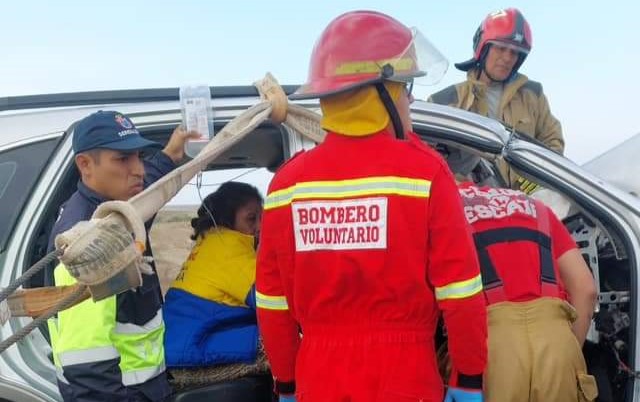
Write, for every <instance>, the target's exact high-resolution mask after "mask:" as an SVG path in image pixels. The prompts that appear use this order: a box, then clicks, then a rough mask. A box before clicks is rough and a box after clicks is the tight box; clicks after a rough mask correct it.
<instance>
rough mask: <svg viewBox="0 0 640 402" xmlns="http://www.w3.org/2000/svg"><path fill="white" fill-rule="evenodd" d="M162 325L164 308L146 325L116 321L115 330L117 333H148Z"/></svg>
mask: <svg viewBox="0 0 640 402" xmlns="http://www.w3.org/2000/svg"><path fill="white" fill-rule="evenodd" d="M160 326H162V310H158V312H157V313H156V315H155V317H153V318H152V319H150V320H149V321H147V323H146V324H144V325H135V324H131V323H121V322H116V327H115V328H114V330H113V332H115V333H116V334H147V333H149V332H152V331H154V330H156V329H158V328H160Z"/></svg>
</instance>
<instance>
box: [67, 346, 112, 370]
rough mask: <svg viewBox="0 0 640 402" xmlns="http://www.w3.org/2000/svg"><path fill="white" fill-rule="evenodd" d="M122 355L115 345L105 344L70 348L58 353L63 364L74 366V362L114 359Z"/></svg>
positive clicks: (84, 362) (83, 362)
mask: <svg viewBox="0 0 640 402" xmlns="http://www.w3.org/2000/svg"><path fill="white" fill-rule="evenodd" d="M119 357H120V354H119V353H118V351H117V350H116V348H114V347H113V346H103V347H100V348H91V349H83V350H70V351H68V352H62V353H60V354H58V359H59V360H60V364H61V365H62V366H73V365H74V364H86V363H95V362H101V361H104V360H112V359H117V358H119Z"/></svg>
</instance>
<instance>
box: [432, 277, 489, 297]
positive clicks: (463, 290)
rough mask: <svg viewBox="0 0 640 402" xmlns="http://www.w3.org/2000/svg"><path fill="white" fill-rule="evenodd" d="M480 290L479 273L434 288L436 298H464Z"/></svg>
mask: <svg viewBox="0 0 640 402" xmlns="http://www.w3.org/2000/svg"><path fill="white" fill-rule="evenodd" d="M480 292H482V278H481V277H480V275H478V276H475V277H473V278H471V279H467V280H464V281H460V282H453V283H450V284H448V285H445V286H441V287H437V288H436V300H439V301H440V300H451V299H464V298H465V297H471V296H473V295H475V294H477V293H480Z"/></svg>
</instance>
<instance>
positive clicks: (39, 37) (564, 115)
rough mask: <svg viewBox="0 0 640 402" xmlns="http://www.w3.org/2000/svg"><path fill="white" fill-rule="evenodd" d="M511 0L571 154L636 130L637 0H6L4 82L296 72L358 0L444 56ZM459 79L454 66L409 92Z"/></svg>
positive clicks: (27, 87)
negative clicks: (529, 36)
mask: <svg viewBox="0 0 640 402" xmlns="http://www.w3.org/2000/svg"><path fill="white" fill-rule="evenodd" d="M509 6H515V7H518V8H519V9H520V10H521V11H522V12H523V13H524V15H525V17H526V18H527V20H528V21H529V23H530V25H531V27H532V31H533V50H532V52H531V54H530V55H529V57H528V58H527V60H526V61H525V63H524V65H523V67H522V68H521V72H523V73H524V74H526V75H527V76H529V78H531V79H533V80H536V81H539V82H541V83H542V84H543V86H544V91H545V93H546V95H547V97H548V98H549V102H550V104H551V109H552V112H553V113H554V114H555V115H556V117H558V118H559V119H560V121H561V122H562V125H563V129H564V135H565V139H566V143H567V146H566V155H567V156H568V157H569V158H571V159H573V160H575V161H576V162H578V163H584V162H586V161H588V160H590V159H591V158H593V157H595V156H597V155H598V154H600V153H601V152H603V151H604V150H606V149H608V148H610V147H612V146H613V145H615V144H618V143H620V142H622V141H623V140H624V139H626V138H629V137H630V136H632V135H633V134H635V133H637V132H640V117H639V116H640V113H638V108H639V107H638V106H637V103H636V99H637V97H638V95H639V93H640V80H638V78H637V71H636V70H637V66H638V65H639V64H640V47H639V46H640V45H639V43H640V23H639V22H638V16H639V15H640V2H639V1H637V0H610V1H607V2H602V1H592V0H591V1H590V0H586V1H584V0H583V1H578V0H575V1H574V0H569V1H551V0H535V1H534V0H529V1H516V0H512V1H509V2H504V1H494V0H483V1H474V0H469V1H456V0H448V1H416V0H394V1H388V0H369V1H355V0H353V1H349V0H322V1H314V2H309V1H300V0H297V1H276V0H271V1H242V0H236V1H225V2H218V1H205V0H202V1H188V0H182V1H180V2H178V1H173V2H169V1H160V0H156V1H143V0H140V1H108V2H94V1H64V0H60V1H55V2H53V1H44V0H43V1H29V0H22V1H11V2H4V3H3V7H2V14H3V23H2V24H0V38H1V39H0V43H1V45H0V46H1V48H2V51H3V57H2V63H0V88H2V96H11V95H25V94H36V93H53V92H73V91H88V90H106V89H127V88H151V87H179V86H181V85H185V84H193V83H205V84H208V85H212V86H216V85H250V84H251V83H252V82H253V81H255V80H256V79H259V78H261V77H262V76H263V75H264V73H265V72H266V71H271V72H272V73H273V74H274V75H275V76H276V78H277V79H278V80H279V81H280V82H281V83H283V84H299V83H302V82H303V81H304V80H305V78H306V72H307V63H308V59H309V55H310V52H311V49H312V47H313V43H314V42H315V40H316V38H317V37H318V35H319V34H320V32H321V31H322V29H323V28H324V27H325V26H326V24H327V23H328V22H329V21H330V20H331V19H332V18H334V17H335V16H337V15H339V14H340V13H342V12H344V11H348V10H354V9H374V10H378V11H382V12H386V13H388V14H390V15H392V16H394V17H396V18H397V19H399V20H400V21H402V22H404V23H405V24H407V25H410V26H416V27H417V28H419V29H420V30H421V31H422V32H423V33H424V34H425V35H426V36H427V37H428V38H429V39H430V40H431V41H432V42H433V43H434V44H435V45H436V46H437V47H438V48H439V49H440V50H441V51H442V53H443V54H444V55H445V56H446V57H447V58H448V59H449V60H450V62H451V63H452V64H453V63H454V62H458V61H462V60H466V59H467V58H469V57H470V56H471V53H472V36H473V33H474V32H475V30H476V28H477V26H478V24H479V23H480V21H481V20H482V19H483V18H484V16H485V15H486V14H487V13H489V12H491V11H495V10H497V9H499V8H503V7H509ZM463 79H464V74H463V73H462V72H459V71H457V70H455V69H454V68H453V67H452V68H450V70H449V71H448V73H447V75H446V76H445V78H444V79H443V81H442V82H441V83H440V84H438V85H437V86H435V87H431V88H428V89H426V88H418V89H417V91H418V93H417V95H419V96H421V97H426V96H428V95H429V94H430V93H432V92H435V91H437V90H439V89H442V88H443V87H445V86H447V85H450V84H452V83H455V82H458V81H461V80H463ZM0 130H1V129H0ZM252 176H253V177H257V178H258V180H264V175H261V174H257V175H256V173H252V174H249V175H248V176H246V178H248V179H249V181H251V180H253V179H252ZM212 188H213V187H211V188H209V189H212Z"/></svg>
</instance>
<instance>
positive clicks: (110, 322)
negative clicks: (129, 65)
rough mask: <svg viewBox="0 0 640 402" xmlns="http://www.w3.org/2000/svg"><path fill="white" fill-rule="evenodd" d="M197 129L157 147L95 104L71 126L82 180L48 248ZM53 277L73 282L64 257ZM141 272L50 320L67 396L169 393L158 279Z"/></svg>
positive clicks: (136, 184)
mask: <svg viewBox="0 0 640 402" xmlns="http://www.w3.org/2000/svg"><path fill="white" fill-rule="evenodd" d="M196 136H197V133H193V132H187V131H185V130H184V129H183V128H182V127H178V128H176V129H175V131H174V132H173V134H172V135H171V138H170V139H169V142H168V143H167V145H166V146H165V147H164V148H163V149H162V150H159V149H160V148H161V145H160V144H158V143H155V142H152V141H149V140H147V139H145V138H143V137H142V136H141V135H140V132H139V131H138V129H137V128H136V127H135V126H134V124H133V123H132V122H131V120H130V119H129V118H128V117H126V116H125V115H123V114H122V113H118V112H115V111H99V112H96V113H93V114H91V115H89V116H87V117H86V118H84V119H82V120H81V121H80V122H79V123H78V124H77V125H76V126H75V129H74V131H73V152H74V158H75V164H76V167H77V168H78V171H79V172H80V181H79V182H78V188H77V191H76V192H75V193H74V194H73V195H72V196H71V197H70V198H69V199H68V200H67V201H66V202H65V203H64V204H63V206H62V208H61V211H60V216H59V218H58V221H57V222H56V224H55V226H54V228H53V231H52V232H51V235H50V239H49V250H52V249H53V248H54V240H55V237H56V236H57V235H58V234H60V233H62V232H64V231H66V230H68V229H70V228H71V227H73V226H74V225H75V224H76V223H78V222H79V221H84V220H89V219H90V218H91V215H92V214H93V212H94V211H95V209H96V208H97V207H98V205H99V204H101V203H102V202H104V201H108V200H122V201H126V200H128V199H130V198H131V197H133V196H134V195H136V194H138V193H140V192H141V191H142V190H143V189H144V188H145V187H146V186H148V185H150V184H151V183H153V182H154V181H156V180H158V179H159V178H160V177H162V176H163V175H165V174H167V173H168V172H170V171H171V170H172V169H174V168H175V167H176V164H177V163H178V162H180V161H181V160H182V159H183V157H184V144H185V141H187V140H188V139H189V138H195V137H196ZM154 151H156V152H154ZM143 152H144V155H147V154H148V157H145V158H143ZM147 226H149V225H147ZM147 229H148V228H147ZM148 243H149V241H148V239H147V246H148ZM146 254H149V255H150V249H149V247H147V252H146ZM154 271H155V268H154ZM53 277H54V278H53V279H54V283H55V285H57V286H62V285H71V284H73V283H75V279H74V278H73V277H72V276H71V275H70V274H69V273H68V272H67V270H66V268H65V267H64V266H63V265H62V264H60V265H58V266H57V267H56V268H55V270H54V273H53ZM142 277H143V282H142V285H141V286H140V287H138V288H137V289H135V290H131V291H127V292H124V293H122V294H119V295H116V296H111V297H108V298H106V299H104V300H101V301H98V302H94V301H93V300H86V301H84V302H82V303H80V304H78V305H76V306H74V307H72V308H69V309H67V310H64V311H61V312H59V313H58V316H57V318H54V319H52V320H50V321H49V331H50V334H51V343H52V348H53V356H54V363H55V365H56V373H57V378H58V387H59V390H60V393H61V394H62V397H63V399H64V400H65V401H92V402H95V401H109V402H114V401H161V400H164V399H165V398H166V397H168V396H169V394H170V387H169V384H168V382H167V377H166V373H165V363H164V348H163V336H164V322H163V319H162V312H161V306H162V293H161V290H160V283H159V280H158V276H157V274H155V273H154V274H153V275H143V276H142Z"/></svg>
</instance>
